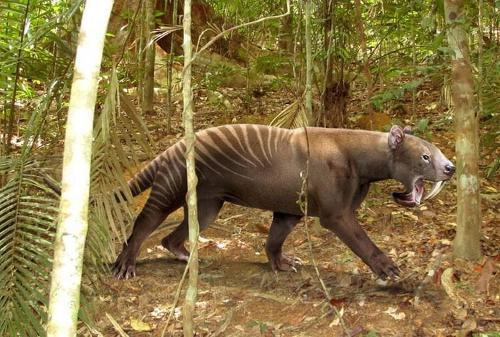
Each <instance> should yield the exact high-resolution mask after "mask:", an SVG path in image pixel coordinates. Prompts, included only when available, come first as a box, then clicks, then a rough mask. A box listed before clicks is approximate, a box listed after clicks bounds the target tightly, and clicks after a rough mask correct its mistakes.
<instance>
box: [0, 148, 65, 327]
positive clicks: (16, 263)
mask: <svg viewBox="0 0 500 337" xmlns="http://www.w3.org/2000/svg"><path fill="white" fill-rule="evenodd" d="M0 176H2V177H6V178H7V179H8V182H7V183H5V184H4V185H3V186H2V187H1V188H0V252H1V254H0V289H1V290H0V311H1V312H2V319H0V335H1V336H9V335H11V336H42V335H44V328H43V322H44V321H45V320H46V307H47V295H48V289H49V287H48V285H49V279H50V271H51V266H52V254H53V249H52V242H53V238H54V235H55V224H56V217H57V204H58V197H57V196H56V195H55V194H54V193H53V192H52V190H50V189H49V188H47V187H46V186H45V184H44V183H43V181H41V178H40V174H39V167H38V166H37V165H35V163H34V162H33V161H31V160H28V159H25V157H24V156H15V157H3V158H1V159H0ZM12 331H15V334H12V333H11V332H12Z"/></svg>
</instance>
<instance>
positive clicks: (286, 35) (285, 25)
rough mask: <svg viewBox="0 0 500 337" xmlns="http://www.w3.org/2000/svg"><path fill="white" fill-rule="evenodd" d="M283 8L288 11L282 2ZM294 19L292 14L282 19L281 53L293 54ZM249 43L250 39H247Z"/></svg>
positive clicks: (285, 4)
mask: <svg viewBox="0 0 500 337" xmlns="http://www.w3.org/2000/svg"><path fill="white" fill-rule="evenodd" d="M282 3H283V7H284V8H285V10H286V6H287V3H286V1H282ZM292 24H293V17H292V13H290V15H287V16H284V17H283V18H281V27H280V34H279V48H280V51H281V50H284V51H286V52H287V53H290V54H291V53H293V25H292ZM247 41H248V38H247Z"/></svg>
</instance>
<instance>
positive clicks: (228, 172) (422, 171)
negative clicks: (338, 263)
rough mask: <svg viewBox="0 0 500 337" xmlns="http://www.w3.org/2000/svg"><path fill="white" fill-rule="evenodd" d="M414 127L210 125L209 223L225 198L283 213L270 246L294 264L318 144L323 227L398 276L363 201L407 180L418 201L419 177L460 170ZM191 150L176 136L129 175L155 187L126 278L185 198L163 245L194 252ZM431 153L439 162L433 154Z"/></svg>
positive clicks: (312, 207)
mask: <svg viewBox="0 0 500 337" xmlns="http://www.w3.org/2000/svg"><path fill="white" fill-rule="evenodd" d="M406 132H407V129H406V128H405V130H403V129H401V128H400V127H398V126H394V127H393V128H392V129H391V131H390V132H389V133H382V132H374V131H365V130H346V129H325V128H307V137H306V129H304V128H301V129H295V130H287V129H281V128H274V127H268V126H263V125H226V126H220V127H215V128H210V129H207V130H204V131H200V132H198V133H197V135H196V147H195V149H196V151H195V153H196V171H197V175H198V178H199V180H198V187H197V192H198V213H199V219H198V220H199V223H200V229H201V230H203V229H204V228H206V227H207V226H208V225H210V224H211V223H212V222H213V221H214V220H215V218H216V217H217V214H218V213H219V211H220V209H221V207H222V205H223V203H224V202H225V201H229V202H232V203H235V204H239V205H243V206H248V207H255V208H261V209H266V210H270V211H272V212H274V213H273V221H272V224H271V228H270V231H269V237H268V239H267V243H266V253H267V256H268V258H269V262H270V264H271V268H272V269H273V270H288V269H291V268H292V267H293V265H294V261H293V260H292V259H290V258H288V257H286V256H285V255H283V254H282V245H283V242H284V241H285V239H286V237H287V236H288V234H289V233H290V232H291V231H292V229H293V228H294V226H295V225H296V224H297V223H298V222H299V221H300V219H301V218H302V212H301V210H300V208H299V206H298V204H297V199H298V195H299V191H300V189H301V185H302V179H301V177H300V173H301V172H302V171H304V170H305V168H306V160H307V157H308V155H307V153H308V148H309V153H310V160H309V163H310V164H309V165H310V166H309V184H308V190H307V193H308V199H309V209H308V213H309V215H311V216H319V218H320V223H321V225H322V226H323V227H325V228H328V229H329V230H331V231H333V232H334V233H335V234H337V236H338V237H339V238H340V239H341V240H342V241H343V242H344V243H345V244H346V245H347V246H348V247H349V248H350V249H351V250H352V251H353V252H354V253H355V254H356V255H358V256H359V257H360V258H361V259H362V260H363V261H364V262H365V263H366V264H367V265H368V266H369V267H370V268H371V269H372V270H373V272H374V273H375V274H377V275H378V276H380V277H382V278H385V277H387V276H389V277H393V276H396V275H398V273H399V271H398V268H397V267H396V265H395V264H394V262H393V261H392V260H391V259H390V258H389V257H387V256H386V255H385V254H384V253H383V252H382V251H381V250H380V249H379V248H378V247H377V246H376V245H375V244H374V243H373V242H372V241H371V240H370V238H369V237H368V236H367V234H366V232H365V231H364V230H363V228H362V227H361V225H360V224H359V222H358V221H357V220H356V217H355V211H356V209H357V208H358V207H359V206H360V204H361V202H362V201H363V199H364V198H365V196H366V194H367V192H368V188H369V186H370V184H371V183H372V182H375V181H380V180H385V179H396V180H399V181H401V182H402V183H403V184H404V186H405V188H406V194H402V193H400V194H399V195H404V196H405V198H406V199H405V200H402V201H401V203H403V202H404V203H405V204H406V205H410V206H411V205H414V204H415V203H418V202H419V201H420V198H418V200H416V201H415V200H413V199H412V197H411V195H414V194H411V193H410V192H412V191H415V188H416V187H415V186H417V185H418V184H417V182H418V181H422V180H430V181H442V180H447V179H449V178H450V177H451V175H452V174H453V172H452V171H454V167H453V165H452V164H451V162H450V161H449V160H448V159H446V157H445V156H444V155H443V154H442V153H441V151H439V149H438V148H437V147H435V146H434V145H432V144H430V143H428V142H426V141H424V140H422V139H420V138H418V137H414V136H411V135H407V134H406ZM184 152H185V144H184V142H183V141H180V142H178V143H176V144H175V145H173V146H172V147H170V148H168V149H167V150H166V151H165V152H163V153H162V154H160V155H159V156H158V157H156V158H155V159H154V160H153V161H152V162H151V163H150V164H149V165H148V166H146V167H145V168H144V169H143V170H142V171H141V172H140V173H138V174H137V175H136V176H135V177H134V178H133V179H132V180H131V181H130V182H129V187H130V189H131V191H132V194H133V195H134V196H135V195H137V194H139V193H141V192H142V191H144V190H146V189H147V188H149V187H151V188H152V190H151V194H150V197H149V199H148V201H147V203H146V205H145V206H144V208H143V209H142V211H141V213H140V214H139V216H138V217H137V219H136V221H135V224H134V228H133V232H132V234H131V236H130V237H129V239H128V240H127V242H126V243H125V244H124V245H123V251H122V252H121V254H120V255H119V256H118V258H117V260H116V262H115V265H114V274H115V275H116V277H118V278H129V277H133V276H135V262H136V257H137V255H138V253H139V249H140V247H141V244H142V242H143V241H144V239H146V238H147V237H148V236H149V235H150V234H151V233H152V232H153V231H154V230H155V229H156V228H157V227H158V225H159V224H160V223H161V222H162V221H163V220H164V219H165V218H166V217H167V216H168V215H169V214H170V213H172V212H173V211H175V210H176V209H178V208H179V207H181V206H182V207H184V209H185V218H184V220H183V221H182V223H181V224H180V225H179V226H178V227H177V228H176V229H175V230H174V231H173V232H172V233H170V234H169V235H168V236H166V237H165V238H163V240H162V245H163V246H164V247H165V248H167V249H168V250H169V251H171V252H172V253H174V254H175V255H176V256H177V257H178V258H179V259H181V260H187V258H188V252H187V250H186V249H185V248H184V241H185V240H186V238H187V236H188V228H187V217H186V206H185V194H186V172H185V159H184ZM424 155H425V156H428V158H429V160H424V159H423V158H427V157H423V156H424ZM451 168H453V170H452V169H451ZM450 170H451V172H450ZM419 186H420V185H419ZM417 194H418V193H417ZM395 195H396V194H395ZM395 198H396V197H395ZM396 199H397V198H396Z"/></svg>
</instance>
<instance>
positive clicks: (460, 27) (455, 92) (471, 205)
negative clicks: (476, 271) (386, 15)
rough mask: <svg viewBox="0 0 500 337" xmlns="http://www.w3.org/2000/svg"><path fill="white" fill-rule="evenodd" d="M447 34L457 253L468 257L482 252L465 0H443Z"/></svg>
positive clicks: (477, 159) (477, 136) (473, 109)
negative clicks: (449, 50) (455, 177)
mask: <svg viewBox="0 0 500 337" xmlns="http://www.w3.org/2000/svg"><path fill="white" fill-rule="evenodd" d="M444 8H445V19H446V23H447V26H448V30H447V37H448V44H449V46H450V48H451V49H452V50H453V51H454V53H453V56H452V61H451V62H452V100H453V106H454V109H455V123H456V137H457V138H456V155H457V188H458V191H457V195H458V197H457V203H458V205H457V234H456V237H455V241H454V244H453V251H454V254H455V256H456V257H458V258H464V259H469V260H475V259H478V258H479V257H480V256H481V248H480V241H479V239H480V227H481V215H480V206H481V205H480V200H479V178H478V161H479V134H478V114H477V111H476V109H475V106H474V105H475V104H474V79H473V77H472V69H471V63H470V56H469V46H468V37H467V33H466V31H465V29H464V0H445V2H444Z"/></svg>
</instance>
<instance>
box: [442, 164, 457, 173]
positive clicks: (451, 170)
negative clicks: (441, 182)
mask: <svg viewBox="0 0 500 337" xmlns="http://www.w3.org/2000/svg"><path fill="white" fill-rule="evenodd" d="M444 173H445V174H447V175H449V176H452V175H453V173H455V166H454V165H453V164H452V163H449V164H446V165H445V166H444Z"/></svg>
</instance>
